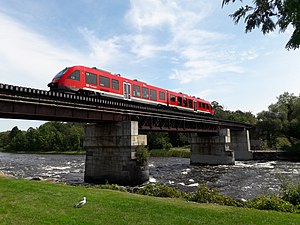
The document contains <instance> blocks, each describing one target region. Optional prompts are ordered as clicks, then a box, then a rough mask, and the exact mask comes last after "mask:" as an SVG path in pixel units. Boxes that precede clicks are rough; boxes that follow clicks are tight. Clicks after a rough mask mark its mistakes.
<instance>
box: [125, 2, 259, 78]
mask: <svg viewBox="0 0 300 225" xmlns="http://www.w3.org/2000/svg"><path fill="white" fill-rule="evenodd" d="M213 6H214V4H212V3H208V2H204V1H193V0H189V1H184V2H182V1H168V0H161V1H157V0H145V1H142V2H141V1H137V0H131V8H130V10H129V12H128V13H127V15H126V19H127V21H129V23H130V24H131V25H132V26H133V27H134V28H136V30H135V32H136V33H137V35H136V37H135V38H132V41H133V43H132V46H133V47H132V51H133V52H134V53H136V54H137V55H138V56H140V57H142V58H151V57H158V56H159V54H161V53H163V52H165V53H171V55H173V59H174V58H176V63H174V60H173V61H172V60H171V62H173V66H174V68H173V70H172V72H170V74H171V75H170V76H169V78H170V79H175V80H178V81H179V82H180V83H189V82H192V81H195V80H199V79H202V78H204V77H209V76H214V75H215V74H216V73H218V72H232V73H241V72H242V70H241V68H239V67H238V66H237V65H235V64H234V63H232V62H230V61H229V60H227V61H226V60H224V59H221V58H220V57H219V54H220V53H221V54H224V53H222V51H226V49H224V50H222V49H221V50H216V48H217V47H216V46H215V44H214V43H216V42H217V41H220V40H226V39H229V38H231V37H229V36H228V35H225V34H222V33H219V32H214V31H208V30H205V29H202V28H201V24H202V23H203V22H204V21H205V19H207V17H208V16H209V15H210V14H211V12H212V11H211V10H212V8H213ZM162 30H163V31H162ZM157 32H158V33H159V35H157ZM162 38H163V39H164V44H161V41H160V40H161V39H162ZM245 57H246V56H245ZM252 57H254V54H252Z"/></svg>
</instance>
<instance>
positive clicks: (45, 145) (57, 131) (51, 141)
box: [0, 122, 83, 152]
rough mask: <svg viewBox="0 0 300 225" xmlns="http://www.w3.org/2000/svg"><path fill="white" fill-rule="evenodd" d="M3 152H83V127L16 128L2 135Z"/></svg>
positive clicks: (54, 124)
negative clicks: (23, 129)
mask: <svg viewBox="0 0 300 225" xmlns="http://www.w3.org/2000/svg"><path fill="white" fill-rule="evenodd" d="M0 143H1V145H0V150H2V151H10V152H17V151H30V152H37V151H45V152H46V151H47V152H49V151H56V152H57V151H58V152H59V151H63V152H65V151H81V150H83V125H80V124H74V123H62V122H48V123H45V124H43V125H41V126H40V127H39V128H36V129H34V128H32V127H30V128H29V129H28V130H27V131H21V130H19V129H18V127H14V128H13V129H12V130H11V131H10V132H2V133H0Z"/></svg>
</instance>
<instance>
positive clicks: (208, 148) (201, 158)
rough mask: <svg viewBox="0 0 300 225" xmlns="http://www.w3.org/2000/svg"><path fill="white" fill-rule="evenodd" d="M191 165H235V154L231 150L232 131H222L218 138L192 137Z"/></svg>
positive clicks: (195, 135) (194, 135)
mask: <svg viewBox="0 0 300 225" xmlns="http://www.w3.org/2000/svg"><path fill="white" fill-rule="evenodd" d="M190 143H191V164H208V165H233V164H234V163H235V158H234V152H233V151H231V150H230V148H229V146H230V130H229V129H221V130H220V131H219V134H218V135H217V136H199V134H192V137H191V141H190Z"/></svg>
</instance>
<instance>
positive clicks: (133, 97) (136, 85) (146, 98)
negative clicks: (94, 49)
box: [48, 66, 214, 115]
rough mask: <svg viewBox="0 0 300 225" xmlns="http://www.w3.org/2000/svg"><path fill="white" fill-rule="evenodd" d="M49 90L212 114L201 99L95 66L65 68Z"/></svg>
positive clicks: (211, 110)
mask: <svg viewBox="0 0 300 225" xmlns="http://www.w3.org/2000/svg"><path fill="white" fill-rule="evenodd" d="M48 87H50V90H52V91H62V92H72V93H79V94H82V95H90V96H105V97H109V98H118V99H124V100H128V101H135V102H140V103H144V104H151V105H157V106H165V107H170V108H173V109H179V110H187V111H194V112H197V113H206V114H211V115H213V114H214V111H213V109H212V106H211V104H210V103H209V102H208V101H205V100H203V99H200V98H197V97H192V96H189V95H186V94H182V93H180V92H179V93H177V92H174V91H169V90H166V89H163V88H159V87H155V86H152V85H148V84H146V83H144V82H141V81H138V80H131V79H127V78H125V77H122V76H121V75H120V74H112V73H110V72H107V71H105V70H101V69H98V68H95V67H93V68H89V67H85V66H72V67H67V68H65V69H63V70H62V71H60V72H59V73H58V74H57V75H56V76H55V77H54V78H53V80H52V82H51V83H49V84H48Z"/></svg>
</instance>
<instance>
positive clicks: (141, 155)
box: [135, 145, 150, 164]
mask: <svg viewBox="0 0 300 225" xmlns="http://www.w3.org/2000/svg"><path fill="white" fill-rule="evenodd" d="M135 156H136V160H137V162H138V163H140V164H143V163H144V162H147V161H148V158H149V156H150V154H149V151H148V149H147V148H146V147H145V146H144V145H139V146H137V147H136V149H135Z"/></svg>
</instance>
